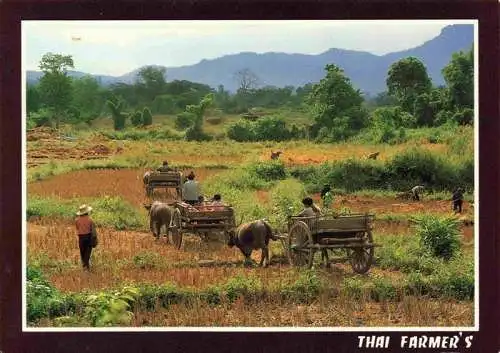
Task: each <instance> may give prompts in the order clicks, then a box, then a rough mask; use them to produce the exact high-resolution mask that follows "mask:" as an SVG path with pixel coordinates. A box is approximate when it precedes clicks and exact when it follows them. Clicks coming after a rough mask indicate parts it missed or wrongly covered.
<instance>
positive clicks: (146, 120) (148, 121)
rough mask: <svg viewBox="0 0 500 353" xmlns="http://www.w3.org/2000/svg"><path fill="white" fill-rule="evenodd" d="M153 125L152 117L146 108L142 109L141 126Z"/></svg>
mask: <svg viewBox="0 0 500 353" xmlns="http://www.w3.org/2000/svg"><path fill="white" fill-rule="evenodd" d="M152 124H153V115H151V111H150V110H149V108H148V107H144V109H143V111H142V125H144V126H148V125H152Z"/></svg>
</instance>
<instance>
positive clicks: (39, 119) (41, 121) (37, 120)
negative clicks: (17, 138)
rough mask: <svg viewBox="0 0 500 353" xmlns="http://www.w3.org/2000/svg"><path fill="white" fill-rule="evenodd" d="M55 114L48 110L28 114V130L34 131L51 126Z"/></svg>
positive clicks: (43, 109)
mask: <svg viewBox="0 0 500 353" xmlns="http://www.w3.org/2000/svg"><path fill="white" fill-rule="evenodd" d="M53 116H54V114H53V113H52V112H51V111H50V110H49V109H46V108H42V109H40V110H38V111H36V112H31V113H29V114H28V119H27V121H26V127H27V129H32V128H35V127H39V126H51V125H52V124H51V123H52V119H53Z"/></svg>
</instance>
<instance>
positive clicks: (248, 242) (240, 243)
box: [227, 220, 278, 267]
mask: <svg viewBox="0 0 500 353" xmlns="http://www.w3.org/2000/svg"><path fill="white" fill-rule="evenodd" d="M269 239H272V240H278V238H276V237H275V236H274V235H273V230H272V228H271V226H270V225H269V223H267V222H266V221H264V220H257V221H253V222H248V223H244V224H240V225H239V226H238V227H237V228H236V230H232V231H230V232H229V241H228V243H227V245H228V246H229V247H231V248H232V247H233V246H235V245H236V246H237V247H238V249H240V251H241V252H242V254H243V255H244V256H245V263H248V262H251V260H250V255H252V251H253V250H258V249H261V250H262V253H261V258H260V264H259V265H260V266H262V265H263V264H264V260H266V262H265V265H264V267H267V266H268V265H269V249H268V244H269Z"/></svg>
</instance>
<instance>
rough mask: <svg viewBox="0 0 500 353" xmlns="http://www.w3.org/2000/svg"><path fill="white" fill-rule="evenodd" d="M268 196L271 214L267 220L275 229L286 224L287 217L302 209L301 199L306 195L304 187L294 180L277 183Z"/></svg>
mask: <svg viewBox="0 0 500 353" xmlns="http://www.w3.org/2000/svg"><path fill="white" fill-rule="evenodd" d="M270 194H271V205H272V212H271V214H270V215H269V220H270V222H271V223H272V224H273V225H274V226H275V227H280V226H282V225H284V224H286V221H287V216H288V215H292V214H297V213H298V212H299V211H300V210H301V209H302V207H303V206H302V199H303V198H304V196H305V195H306V193H305V190H304V186H303V185H302V184H301V183H300V182H298V181H297V180H294V179H286V180H282V181H279V182H278V183H277V184H276V186H275V187H274V188H273V189H272V190H271V192H270Z"/></svg>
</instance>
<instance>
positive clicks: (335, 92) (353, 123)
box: [308, 64, 367, 138]
mask: <svg viewBox="0 0 500 353" xmlns="http://www.w3.org/2000/svg"><path fill="white" fill-rule="evenodd" d="M325 70H326V76H325V77H324V78H323V79H322V80H321V81H320V82H319V83H318V84H316V85H314V87H313V89H312V92H311V93H310V95H309V97H308V103H309V106H310V109H311V112H312V115H313V117H314V120H315V123H314V126H313V127H312V134H313V135H314V136H317V135H318V133H319V131H320V130H321V129H323V134H325V133H328V131H330V132H332V133H333V132H335V135H336V136H337V137H338V138H345V137H347V136H348V135H350V134H352V133H353V132H354V131H358V130H359V129H361V128H363V127H364V126H365V125H366V122H367V114H366V111H365V110H364V109H363V107H362V103H363V97H362V95H361V92H360V91H359V90H358V89H355V88H354V87H353V86H352V84H351V82H350V80H349V78H348V77H346V76H345V74H344V71H343V70H342V69H340V68H339V67H338V66H336V65H333V64H329V65H326V66H325ZM339 129H341V130H342V131H340V130H339Z"/></svg>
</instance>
